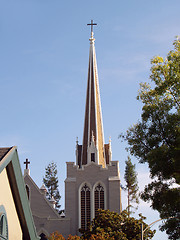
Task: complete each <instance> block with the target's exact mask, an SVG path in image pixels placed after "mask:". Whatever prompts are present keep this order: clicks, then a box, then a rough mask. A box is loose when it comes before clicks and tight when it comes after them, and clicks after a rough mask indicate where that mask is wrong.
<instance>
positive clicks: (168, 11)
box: [0, 0, 180, 240]
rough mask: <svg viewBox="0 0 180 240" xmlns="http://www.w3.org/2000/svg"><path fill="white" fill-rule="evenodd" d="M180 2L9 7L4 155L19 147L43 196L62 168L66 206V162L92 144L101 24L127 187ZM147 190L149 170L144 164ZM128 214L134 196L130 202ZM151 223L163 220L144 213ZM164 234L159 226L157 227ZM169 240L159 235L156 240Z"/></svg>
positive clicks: (108, 122) (107, 100)
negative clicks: (129, 133)
mask: <svg viewBox="0 0 180 240" xmlns="http://www.w3.org/2000/svg"><path fill="white" fill-rule="evenodd" d="M179 10H180V1H179V0H171V1H169V0H151V1H144V0H136V1H135V0H129V1H122V0H111V1H109V0H91V1H86V0H76V1H75V0H66V1H63V0H0V146H1V147H3V146H12V145H16V146H18V152H19V157H20V162H21V166H22V169H23V168H24V166H23V162H24V160H25V159H26V158H29V160H30V161H31V165H30V170H31V177H32V178H33V179H34V181H35V182H36V183H37V185H38V186H39V187H40V186H41V185H42V178H43V175H44V173H45V167H46V166H47V165H48V163H49V162H51V161H55V162H56V163H57V165H58V177H59V185H60V192H61V195H62V199H61V205H62V208H63V207H64V180H65V177H66V162H67V161H75V142H76V137H78V138H79V142H80V143H82V134H83V124H84V110H85V95H86V84H87V71H88V55H89V40H88V39H89V37H90V27H88V26H87V25H86V24H87V23H90V20H91V19H93V20H94V22H96V23H98V25H97V26H96V27H94V32H95V39H96V42H95V47H96V55H97V63H98V72H99V82H100V83H99V84H100V92H101V102H102V112H103V124H104V132H105V140H106V143H107V142H108V139H109V136H111V138H112V150H113V160H119V162H120V171H121V179H122V183H123V173H124V167H125V164H124V162H125V160H126V159H127V155H128V154H127V152H126V151H125V147H126V145H125V144H124V143H121V141H120V140H119V139H118V135H119V134H120V133H121V132H124V131H125V130H126V129H127V128H128V127H129V126H130V125H132V124H133V123H136V122H137V121H138V119H140V115H141V103H140V102H138V101H137V100H136V96H137V92H138V89H139V83H140V82H144V81H149V73H150V59H151V58H152V57H153V56H155V55H161V56H166V54H167V53H168V51H169V50H171V49H172V48H173V45H172V43H173V41H174V39H175V36H177V35H179V34H180V27H179V26H180V18H179ZM133 162H134V163H136V170H137V171H138V179H139V185H140V189H141V190H142V189H143V187H144V185H145V184H146V183H147V182H148V181H149V180H148V169H147V166H144V165H140V164H138V162H137V160H136V159H134V158H133ZM122 198H123V201H122V202H123V208H125V207H126V196H125V194H124V193H122ZM138 211H139V212H142V213H143V214H144V215H145V216H147V222H148V223H151V222H152V221H155V220H157V219H158V218H159V215H158V213H157V212H155V211H152V210H151V209H150V207H149V205H147V204H145V203H143V202H142V203H141V205H140V208H139V210H138ZM154 227H155V228H157V227H158V224H156V225H155V226H154ZM160 238H161V239H163V240H166V239H167V235H166V234H164V233H161V232H158V233H157V234H156V235H155V237H154V240H159V239H160Z"/></svg>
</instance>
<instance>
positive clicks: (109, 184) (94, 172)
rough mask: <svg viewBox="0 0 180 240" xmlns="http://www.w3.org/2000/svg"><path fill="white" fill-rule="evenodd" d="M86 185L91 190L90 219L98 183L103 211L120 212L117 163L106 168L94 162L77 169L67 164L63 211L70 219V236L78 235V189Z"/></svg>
mask: <svg viewBox="0 0 180 240" xmlns="http://www.w3.org/2000/svg"><path fill="white" fill-rule="evenodd" d="M84 183H87V184H88V186H89V187H90V189H91V218H94V215H95V213H94V188H95V186H96V184H98V183H100V184H101V185H102V186H103V187H104V190H105V209H110V210H111V211H115V212H117V213H120V212H121V187H120V172H119V162H118V161H112V162H111V165H109V166H107V168H102V166H101V165H97V164H96V163H94V162H91V163H90V164H87V165H85V166H83V168H82V169H79V168H78V166H76V165H75V164H74V163H73V162H67V178H66V180H65V210H66V216H67V217H68V218H70V219H71V229H70V231H71V234H78V229H79V228H80V225H81V223H80V189H81V186H82V184H84Z"/></svg>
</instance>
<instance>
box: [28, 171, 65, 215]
mask: <svg viewBox="0 0 180 240" xmlns="http://www.w3.org/2000/svg"><path fill="white" fill-rule="evenodd" d="M24 182H25V184H27V186H28V187H30V199H29V200H30V206H31V211H32V215H33V216H36V217H39V218H49V219H50V218H51V219H54V220H55V219H61V217H60V215H59V214H58V212H57V211H56V210H55V209H54V208H53V207H52V205H51V204H50V202H49V200H48V199H47V198H46V196H45V195H44V193H42V192H41V190H40V189H39V187H38V186H37V185H36V183H35V182H34V181H33V179H32V178H31V177H30V176H29V175H28V174H25V176H24Z"/></svg>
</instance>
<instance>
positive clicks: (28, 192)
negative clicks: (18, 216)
mask: <svg viewBox="0 0 180 240" xmlns="http://www.w3.org/2000/svg"><path fill="white" fill-rule="evenodd" d="M26 192H27V197H28V200H29V195H30V188H29V186H28V185H27V184H26Z"/></svg>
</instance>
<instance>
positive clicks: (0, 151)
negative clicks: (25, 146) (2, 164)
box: [0, 147, 12, 161]
mask: <svg viewBox="0 0 180 240" xmlns="http://www.w3.org/2000/svg"><path fill="white" fill-rule="evenodd" d="M11 149H12V147H4V148H0V161H1V160H2V159H3V157H4V156H5V155H6V154H7V153H8V152H9V151H10V150H11Z"/></svg>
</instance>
